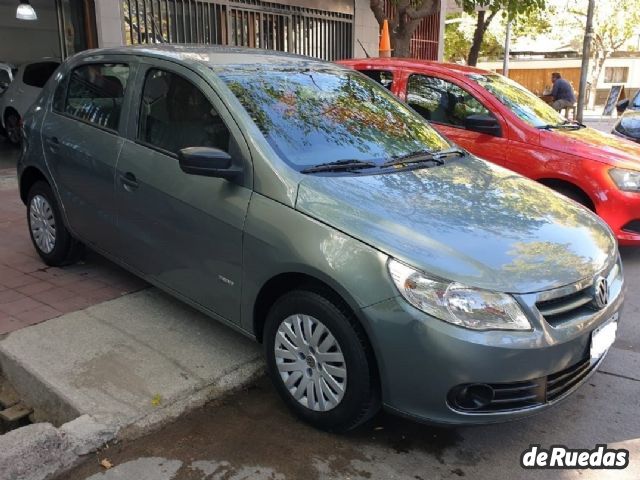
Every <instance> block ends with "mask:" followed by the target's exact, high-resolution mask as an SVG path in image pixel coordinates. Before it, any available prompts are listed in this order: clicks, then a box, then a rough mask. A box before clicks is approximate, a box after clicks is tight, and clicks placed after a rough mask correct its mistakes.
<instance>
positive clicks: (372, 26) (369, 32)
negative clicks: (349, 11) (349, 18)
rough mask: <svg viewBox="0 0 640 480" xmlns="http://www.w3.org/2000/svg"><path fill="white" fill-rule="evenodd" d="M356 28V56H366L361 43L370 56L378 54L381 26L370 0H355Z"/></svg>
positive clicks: (354, 32)
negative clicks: (372, 9)
mask: <svg viewBox="0 0 640 480" xmlns="http://www.w3.org/2000/svg"><path fill="white" fill-rule="evenodd" d="M354 4H355V5H354V7H355V8H354V19H353V20H354V30H353V56H354V58H364V57H366V55H365V53H364V51H363V50H362V47H361V46H360V43H358V40H360V42H362V45H363V46H364V48H365V49H366V50H367V52H368V53H369V55H370V56H372V57H377V56H378V47H379V46H380V31H379V30H380V27H379V25H378V21H377V20H376V17H375V16H374V15H373V12H372V11H371V7H370V6H369V0H354Z"/></svg>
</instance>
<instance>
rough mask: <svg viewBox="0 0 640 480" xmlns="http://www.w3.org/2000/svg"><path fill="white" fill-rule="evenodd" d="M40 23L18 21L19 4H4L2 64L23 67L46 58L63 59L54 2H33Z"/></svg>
mask: <svg viewBox="0 0 640 480" xmlns="http://www.w3.org/2000/svg"><path fill="white" fill-rule="evenodd" d="M31 5H32V6H33V8H34V9H35V11H36V14H37V15H38V20H35V21H24V20H18V19H16V8H17V6H18V1H17V0H0V62H2V61H4V62H9V63H14V64H16V65H19V64H21V63H25V62H27V61H29V60H35V59H39V58H43V57H60V40H59V38H58V23H57V18H56V11H55V4H54V2H53V0H31Z"/></svg>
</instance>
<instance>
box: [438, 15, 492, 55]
mask: <svg viewBox="0 0 640 480" xmlns="http://www.w3.org/2000/svg"><path fill="white" fill-rule="evenodd" d="M448 19H449V20H454V21H453V22H450V23H447V24H446V25H445V30H444V59H445V61H447V62H455V63H462V62H466V61H467V56H468V55H469V49H470V48H471V41H472V38H473V33H474V25H475V23H474V24H473V25H472V24H471V23H470V22H471V21H473V19H472V18H471V17H470V16H468V15H466V14H463V16H462V17H460V16H458V14H454V15H452V16H450V17H449V18H448ZM480 54H481V55H482V56H483V57H488V58H490V59H496V58H500V57H501V56H502V55H503V54H504V46H503V45H502V42H500V41H498V38H497V37H496V34H495V32H492V31H487V32H486V33H485V35H484V39H483V40H482V46H481V48H480Z"/></svg>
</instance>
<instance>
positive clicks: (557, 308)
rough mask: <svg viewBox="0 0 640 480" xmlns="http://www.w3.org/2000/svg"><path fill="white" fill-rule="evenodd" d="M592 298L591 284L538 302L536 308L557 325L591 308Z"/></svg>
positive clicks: (548, 321)
mask: <svg viewBox="0 0 640 480" xmlns="http://www.w3.org/2000/svg"><path fill="white" fill-rule="evenodd" d="M591 300H593V294H592V292H591V287H590V286H589V287H587V288H583V289H582V290H579V291H577V292H573V293H570V294H568V295H565V296H563V297H558V298H553V299H551V300H542V301H540V302H537V303H536V308H537V309H538V311H539V312H540V315H542V316H543V317H544V319H545V320H546V321H547V323H549V324H550V325H552V326H557V325H560V324H561V323H563V322H566V321H567V320H570V319H571V318H573V317H575V316H576V315H578V314H581V313H583V312H586V311H587V310H589V307H588V304H589V303H591Z"/></svg>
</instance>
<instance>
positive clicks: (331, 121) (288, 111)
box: [220, 67, 450, 170]
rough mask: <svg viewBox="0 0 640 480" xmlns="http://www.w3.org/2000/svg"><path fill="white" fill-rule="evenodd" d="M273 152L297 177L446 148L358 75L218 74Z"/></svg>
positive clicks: (281, 71) (404, 109)
mask: <svg viewBox="0 0 640 480" xmlns="http://www.w3.org/2000/svg"><path fill="white" fill-rule="evenodd" d="M220 76H221V78H222V79H223V80H224V81H225V82H226V84H227V85H228V87H229V88H230V89H231V91H232V92H233V93H234V94H235V96H236V97H237V98H238V99H239V101H240V103H241V104H242V105H243V107H244V108H245V109H246V110H247V112H248V113H249V115H250V116H251V118H252V119H253V121H254V122H255V124H256V125H257V126H258V128H259V129H260V130H261V132H262V133H263V135H264V136H265V138H266V139H267V141H268V142H269V144H270V145H271V147H272V148H273V149H274V150H275V151H276V153H277V154H278V155H279V156H280V157H281V158H282V159H283V160H284V161H286V162H287V163H288V164H289V165H291V166H292V167H293V168H295V169H297V170H304V169H305V168H307V167H310V166H313V165H317V164H320V163H328V162H337V161H349V160H356V161H368V162H376V163H378V164H380V163H384V162H385V161H388V160H390V159H392V158H394V157H399V156H405V155H409V154H411V153H414V152H417V151H424V150H428V151H440V150H443V149H446V148H449V147H450V144H449V143H448V142H447V141H446V140H445V139H444V138H442V136H440V134H438V133H437V132H436V131H435V130H434V129H433V128H432V127H430V126H429V124H427V123H426V122H424V121H423V120H422V119H421V118H420V117H419V116H418V115H416V114H415V113H414V112H412V111H411V109H409V108H408V107H407V106H405V105H404V104H402V103H401V102H400V101H398V100H397V99H396V98H395V97H394V96H393V95H391V94H390V93H389V92H387V91H386V90H385V89H383V88H382V87H380V86H378V85H376V84H374V83H373V82H371V81H370V80H368V79H367V78H365V77H363V76H362V75H360V74H359V73H357V72H354V71H349V70H337V69H332V68H326V69H321V68H318V69H306V70H299V69H290V70H289V69H284V68H282V69H278V68H276V67H274V68H273V69H269V70H268V71H267V70H266V69H265V71H261V72H260V74H256V72H255V71H252V72H247V73H244V72H238V71H236V72H222V73H220Z"/></svg>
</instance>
